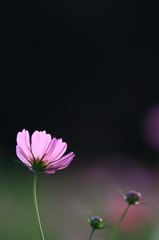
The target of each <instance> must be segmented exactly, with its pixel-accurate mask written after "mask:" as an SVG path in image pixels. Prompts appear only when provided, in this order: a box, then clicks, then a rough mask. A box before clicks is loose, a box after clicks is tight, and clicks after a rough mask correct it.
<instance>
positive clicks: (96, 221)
mask: <svg viewBox="0 0 159 240" xmlns="http://www.w3.org/2000/svg"><path fill="white" fill-rule="evenodd" d="M88 214H89V212H88ZM84 216H85V217H86V219H87V222H88V223H89V225H90V226H91V227H92V228H93V229H94V230H95V229H103V228H110V227H111V226H108V224H104V225H103V222H104V221H105V220H106V219H104V220H103V219H102V218H100V217H92V218H90V216H89V215H84Z"/></svg>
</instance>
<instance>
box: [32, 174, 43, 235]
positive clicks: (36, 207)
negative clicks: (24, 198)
mask: <svg viewBox="0 0 159 240" xmlns="http://www.w3.org/2000/svg"><path fill="white" fill-rule="evenodd" d="M36 180H37V172H35V174H34V180H33V196H34V204H35V211H36V215H37V218H38V224H39V230H40V235H41V239H42V240H45V239H44V234H43V230H42V226H41V221H40V215H39V210H38V203H37V196H36Z"/></svg>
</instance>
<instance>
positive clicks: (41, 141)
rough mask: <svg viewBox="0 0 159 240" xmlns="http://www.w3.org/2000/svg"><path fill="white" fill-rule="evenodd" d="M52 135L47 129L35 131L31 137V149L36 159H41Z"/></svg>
mask: <svg viewBox="0 0 159 240" xmlns="http://www.w3.org/2000/svg"><path fill="white" fill-rule="evenodd" d="M50 142H51V135H50V134H46V132H45V131H43V132H39V131H35V132H34V133H33V135H32V138H31V149H32V153H33V155H34V157H35V159H41V158H42V157H43V156H44V154H46V151H47V149H48V147H49V144H50Z"/></svg>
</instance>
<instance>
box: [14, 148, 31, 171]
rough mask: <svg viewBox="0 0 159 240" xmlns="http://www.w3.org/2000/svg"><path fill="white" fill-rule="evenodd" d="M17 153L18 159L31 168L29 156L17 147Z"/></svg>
mask: <svg viewBox="0 0 159 240" xmlns="http://www.w3.org/2000/svg"><path fill="white" fill-rule="evenodd" d="M16 153H17V156H18V158H19V159H20V160H21V161H22V162H23V163H24V164H25V165H27V166H28V167H29V166H31V164H30V162H29V161H28V160H27V156H26V155H25V153H24V152H23V150H22V149H21V148H20V147H19V146H18V145H17V146H16Z"/></svg>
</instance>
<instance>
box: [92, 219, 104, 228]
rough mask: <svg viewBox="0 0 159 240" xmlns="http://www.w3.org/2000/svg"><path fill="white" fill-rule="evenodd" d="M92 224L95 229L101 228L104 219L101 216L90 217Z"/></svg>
mask: <svg viewBox="0 0 159 240" xmlns="http://www.w3.org/2000/svg"><path fill="white" fill-rule="evenodd" d="M90 225H91V227H92V228H94V229H101V228H103V220H102V219H101V218H99V217H93V218H91V219H90Z"/></svg>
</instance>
